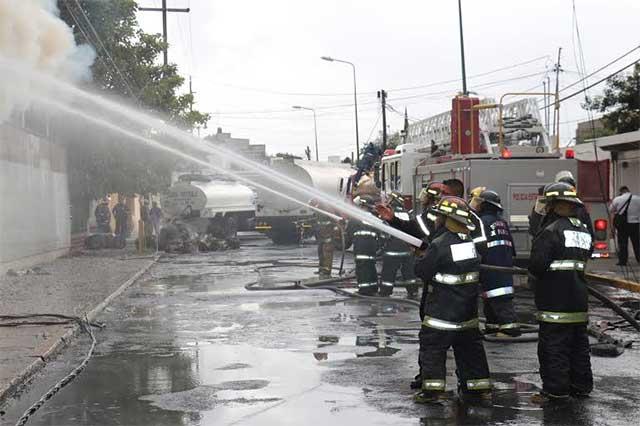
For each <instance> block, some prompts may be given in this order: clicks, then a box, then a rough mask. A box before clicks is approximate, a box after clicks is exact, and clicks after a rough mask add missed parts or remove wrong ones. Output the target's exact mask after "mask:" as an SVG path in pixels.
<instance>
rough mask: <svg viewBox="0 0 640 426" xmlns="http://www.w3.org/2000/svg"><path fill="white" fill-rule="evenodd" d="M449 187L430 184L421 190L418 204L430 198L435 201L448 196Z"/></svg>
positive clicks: (434, 183) (437, 183) (438, 183)
mask: <svg viewBox="0 0 640 426" xmlns="http://www.w3.org/2000/svg"><path fill="white" fill-rule="evenodd" d="M450 194H451V192H450V191H449V187H447V185H445V184H444V183H441V182H431V183H430V184H429V185H427V186H425V187H424V188H422V191H420V195H419V196H418V198H419V199H420V202H422V203H424V202H425V201H426V200H427V199H428V198H432V199H434V200H436V201H438V200H440V198H441V197H442V196H445V195H450Z"/></svg>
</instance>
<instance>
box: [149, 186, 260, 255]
mask: <svg viewBox="0 0 640 426" xmlns="http://www.w3.org/2000/svg"><path fill="white" fill-rule="evenodd" d="M161 204H162V208H163V211H164V214H165V216H166V217H167V218H168V219H169V221H170V225H168V226H166V227H165V228H163V231H165V229H166V231H165V232H164V233H163V232H161V234H160V238H159V241H158V245H159V248H160V249H163V250H165V249H166V247H165V246H167V245H169V244H170V242H171V241H172V240H182V241H183V242H184V241H185V240H188V241H191V242H190V243H189V244H191V245H193V244H197V245H198V246H199V249H200V250H205V251H207V250H214V249H215V247H218V246H219V243H220V242H221V241H225V242H226V244H227V245H232V246H235V245H237V232H238V231H239V230H247V229H250V228H251V227H252V225H253V219H254V216H255V210H256V194H255V192H253V191H252V190H251V189H250V188H248V187H247V186H245V185H241V184H239V183H237V182H235V181H233V180H230V179H227V178H224V177H222V176H216V175H203V174H184V175H181V176H179V177H178V180H177V182H175V183H174V184H173V185H172V186H171V187H170V188H169V189H168V190H167V191H166V192H165V193H164V194H163V195H162V197H161ZM187 251H188V250H187Z"/></svg>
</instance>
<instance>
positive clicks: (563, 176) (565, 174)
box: [555, 170, 576, 188]
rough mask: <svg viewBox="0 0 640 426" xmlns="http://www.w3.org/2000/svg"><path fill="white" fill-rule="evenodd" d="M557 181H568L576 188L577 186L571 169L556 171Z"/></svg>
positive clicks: (567, 182)
mask: <svg viewBox="0 0 640 426" xmlns="http://www.w3.org/2000/svg"><path fill="white" fill-rule="evenodd" d="M555 181H556V182H563V183H566V184H568V185H571V186H572V187H574V188H575V187H576V180H575V178H574V177H573V173H571V172H570V171H569V170H561V171H559V172H558V173H556V179H555Z"/></svg>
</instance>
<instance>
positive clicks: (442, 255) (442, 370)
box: [415, 197, 491, 403]
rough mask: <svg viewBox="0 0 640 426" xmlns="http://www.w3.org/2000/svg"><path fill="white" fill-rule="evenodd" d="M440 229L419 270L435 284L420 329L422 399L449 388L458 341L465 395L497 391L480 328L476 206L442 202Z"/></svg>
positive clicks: (418, 263)
mask: <svg viewBox="0 0 640 426" xmlns="http://www.w3.org/2000/svg"><path fill="white" fill-rule="evenodd" d="M435 211H436V214H437V215H438V219H437V220H436V228H435V229H436V230H435V234H434V235H433V237H432V240H431V243H430V244H429V246H428V247H427V250H426V252H425V254H424V256H422V257H420V258H419V259H417V260H416V274H417V275H418V276H419V277H420V278H422V279H423V280H424V281H425V282H428V283H429V284H431V286H432V288H433V291H432V292H431V293H429V296H428V298H427V303H426V305H425V315H424V317H423V321H422V328H421V330H420V365H421V378H422V390H421V391H420V392H419V393H417V394H416V395H415V400H416V402H422V403H428V402H435V401H437V400H438V399H439V398H440V397H441V396H442V395H443V393H444V391H445V378H446V360H447V351H448V349H449V348H450V347H453V353H454V356H455V359H456V374H457V376H458V392H459V393H460V394H461V396H463V397H467V396H475V397H481V398H483V399H484V398H486V397H490V395H491V393H490V392H491V380H490V378H489V366H488V364H487V357H486V354H485V351H484V346H483V344H482V336H481V334H480V330H479V329H478V303H477V300H478V291H479V288H478V282H479V266H480V256H479V255H478V253H477V251H476V248H475V245H474V244H473V241H472V240H471V237H470V235H469V232H470V230H471V229H473V224H472V223H471V220H470V216H471V213H470V209H469V206H468V205H467V203H466V202H465V201H464V200H462V199H461V198H457V197H445V198H443V199H442V200H441V201H440V202H439V203H438V205H437V207H436V209H435Z"/></svg>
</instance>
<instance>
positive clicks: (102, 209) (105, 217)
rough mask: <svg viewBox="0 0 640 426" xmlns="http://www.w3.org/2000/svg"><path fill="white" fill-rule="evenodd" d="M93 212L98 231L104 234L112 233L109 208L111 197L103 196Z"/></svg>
mask: <svg viewBox="0 0 640 426" xmlns="http://www.w3.org/2000/svg"><path fill="white" fill-rule="evenodd" d="M93 214H94V215H95V217H96V225H97V226H98V232H100V233H103V234H110V233H111V211H110V210H109V199H108V198H103V199H101V200H100V203H99V204H98V205H97V206H96V209H95V211H94V212H93Z"/></svg>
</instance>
